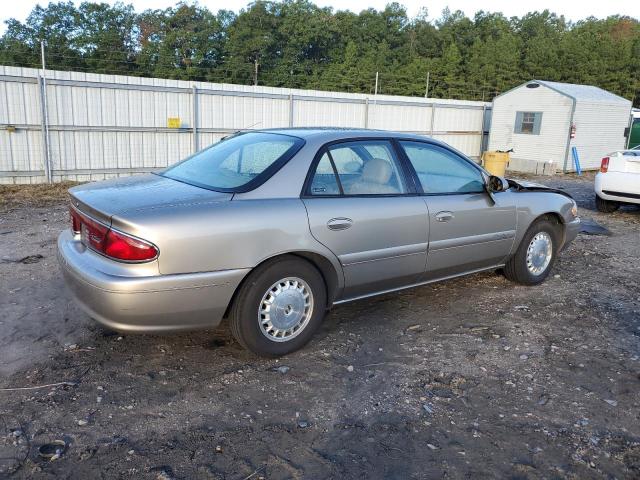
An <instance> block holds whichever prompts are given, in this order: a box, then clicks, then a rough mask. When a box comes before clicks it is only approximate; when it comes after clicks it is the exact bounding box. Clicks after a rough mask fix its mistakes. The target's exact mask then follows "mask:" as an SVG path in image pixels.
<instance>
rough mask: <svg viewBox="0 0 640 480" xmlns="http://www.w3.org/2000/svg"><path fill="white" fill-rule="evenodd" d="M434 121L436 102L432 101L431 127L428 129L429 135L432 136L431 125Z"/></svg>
mask: <svg viewBox="0 0 640 480" xmlns="http://www.w3.org/2000/svg"><path fill="white" fill-rule="evenodd" d="M435 121H436V104H435V103H432V104H431V127H430V129H429V132H430V133H429V136H430V137H433V125H434V124H435Z"/></svg>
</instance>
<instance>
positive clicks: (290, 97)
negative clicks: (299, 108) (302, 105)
mask: <svg viewBox="0 0 640 480" xmlns="http://www.w3.org/2000/svg"><path fill="white" fill-rule="evenodd" d="M289 126H290V127H293V93H290V94H289Z"/></svg>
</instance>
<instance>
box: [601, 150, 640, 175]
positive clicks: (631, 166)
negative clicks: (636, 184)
mask: <svg viewBox="0 0 640 480" xmlns="http://www.w3.org/2000/svg"><path fill="white" fill-rule="evenodd" d="M608 171H609V172H624V173H640V151H631V150H629V151H625V152H620V153H619V154H612V155H609V168H608Z"/></svg>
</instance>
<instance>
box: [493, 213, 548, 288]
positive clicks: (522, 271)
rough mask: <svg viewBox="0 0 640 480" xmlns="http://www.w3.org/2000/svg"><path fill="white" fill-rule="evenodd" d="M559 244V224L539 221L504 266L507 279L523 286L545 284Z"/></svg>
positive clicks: (543, 220) (530, 228)
mask: <svg viewBox="0 0 640 480" xmlns="http://www.w3.org/2000/svg"><path fill="white" fill-rule="evenodd" d="M559 244H560V231H559V226H558V224H556V223H555V222H552V221H550V220H547V219H541V220H537V221H536V222H534V223H533V225H531V227H529V230H528V231H527V233H526V234H525V236H524V238H523V239H522V241H521V242H520V245H519V246H518V249H517V250H516V253H515V255H514V256H513V257H511V258H510V259H509V260H508V261H507V263H506V265H505V266H504V275H505V277H507V278H508V279H509V280H511V281H513V282H517V283H521V284H523V285H537V284H538V283H541V282H543V281H544V280H545V279H546V278H547V277H548V276H549V272H551V269H552V268H553V264H554V263H555V260H556V255H557V253H558V247H559Z"/></svg>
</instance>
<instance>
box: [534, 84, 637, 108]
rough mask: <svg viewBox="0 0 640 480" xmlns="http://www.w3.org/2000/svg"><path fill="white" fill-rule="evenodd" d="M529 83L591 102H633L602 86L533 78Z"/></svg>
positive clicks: (578, 99)
mask: <svg viewBox="0 0 640 480" xmlns="http://www.w3.org/2000/svg"><path fill="white" fill-rule="evenodd" d="M529 83H539V84H540V85H544V86H545V87H548V88H550V89H552V90H555V91H556V92H559V93H562V94H563V95H566V96H567V97H571V98H573V99H574V100H577V101H580V100H585V101H589V102H603V103H625V104H627V103H631V102H630V101H629V100H627V99H626V98H623V97H620V96H618V95H616V94H615V93H611V92H608V91H607V90H603V89H602V88H600V87H594V86H593V85H578V84H575V83H561V82H550V81H547V80H533V81H531V82H527V84H529Z"/></svg>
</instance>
